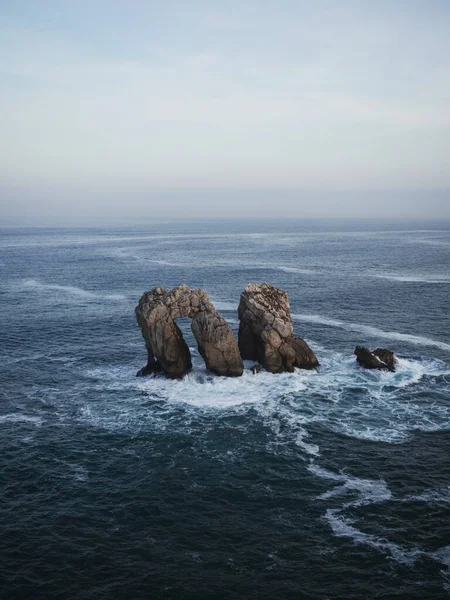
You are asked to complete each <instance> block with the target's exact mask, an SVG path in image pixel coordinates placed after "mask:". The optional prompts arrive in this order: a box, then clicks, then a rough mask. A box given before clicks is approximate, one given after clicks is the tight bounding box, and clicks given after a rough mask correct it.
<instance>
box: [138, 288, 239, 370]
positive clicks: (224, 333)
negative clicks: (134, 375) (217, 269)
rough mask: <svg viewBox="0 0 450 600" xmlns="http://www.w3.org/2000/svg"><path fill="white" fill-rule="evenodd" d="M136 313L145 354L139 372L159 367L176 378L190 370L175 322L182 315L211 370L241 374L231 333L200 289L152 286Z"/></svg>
mask: <svg viewBox="0 0 450 600" xmlns="http://www.w3.org/2000/svg"><path fill="white" fill-rule="evenodd" d="M135 313H136V318H137V322H138V324H139V326H140V328H141V331H142V335H143V337H144V340H145V345H146V347H147V353H148V361H147V365H146V366H145V367H144V368H143V369H141V370H140V371H139V373H138V375H147V374H150V373H153V372H155V371H159V370H161V371H163V372H164V374H165V375H166V376H167V377H169V378H171V379H177V378H180V377H183V375H185V374H186V373H188V372H189V371H190V370H191V368H192V362H191V353H190V351H189V348H188V346H187V344H186V342H185V341H184V338H183V334H182V333H181V331H180V328H179V327H178V326H177V324H176V323H175V319H179V318H182V317H188V318H190V319H191V328H192V332H193V334H194V336H195V339H196V340H197V345H198V350H199V352H200V354H201V356H202V357H203V359H204V361H205V364H206V366H207V368H208V369H209V370H210V371H212V372H214V373H216V374H218V375H228V376H231V377H237V376H239V375H242V373H243V370H244V365H243V362H242V358H241V356H240V353H239V348H238V344H237V342H236V339H235V337H234V335H233V332H232V331H231V328H230V326H229V325H228V323H227V322H226V321H225V319H224V318H223V317H222V316H221V315H220V314H219V313H218V312H217V310H216V309H215V307H214V305H213V304H212V302H211V300H210V299H209V297H208V295H207V294H206V292H204V291H203V290H200V289H190V288H189V287H188V286H187V285H180V286H178V287H176V288H174V289H173V290H169V289H167V288H162V287H155V288H153V289H152V290H150V291H149V292H146V293H145V294H143V296H142V297H141V299H140V300H139V304H138V305H137V306H136V309H135Z"/></svg>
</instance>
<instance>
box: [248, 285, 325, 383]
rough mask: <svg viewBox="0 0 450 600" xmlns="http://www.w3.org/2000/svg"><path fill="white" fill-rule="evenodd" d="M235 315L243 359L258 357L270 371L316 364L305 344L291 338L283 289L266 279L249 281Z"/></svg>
mask: <svg viewBox="0 0 450 600" xmlns="http://www.w3.org/2000/svg"><path fill="white" fill-rule="evenodd" d="M238 315H239V320H240V324H239V350H240V352H241V356H242V358H243V359H247V360H257V361H258V362H259V363H260V364H261V365H262V366H263V367H264V368H265V369H266V370H267V371H270V372H271V373H281V372H283V371H293V369H294V367H299V368H301V369H312V368H314V367H317V366H318V365H319V362H318V360H317V358H316V356H315V354H314V352H313V351H312V350H311V348H310V347H309V346H308V344H307V343H306V342H305V341H304V340H302V339H301V338H294V329H293V327H292V320H291V313H290V307H289V299H288V295H287V293H286V292H284V291H283V290H280V289H278V288H276V287H274V286H272V285H269V284H267V283H258V284H254V283H252V284H249V285H248V286H247V287H246V288H245V290H244V292H243V293H242V294H241V300H240V303H239V309H238Z"/></svg>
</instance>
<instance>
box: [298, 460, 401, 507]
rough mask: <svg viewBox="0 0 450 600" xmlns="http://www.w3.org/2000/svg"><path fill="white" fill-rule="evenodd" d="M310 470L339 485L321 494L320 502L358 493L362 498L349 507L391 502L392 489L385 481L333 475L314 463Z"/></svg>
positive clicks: (342, 474)
mask: <svg viewBox="0 0 450 600" xmlns="http://www.w3.org/2000/svg"><path fill="white" fill-rule="evenodd" d="M308 470H309V471H310V472H311V473H313V474H314V475H316V476H317V477H320V478H322V479H329V480H331V481H335V482H336V484H338V483H341V485H337V486H336V487H334V488H332V489H331V490H329V491H327V492H325V493H323V494H321V495H320V496H319V499H320V500H326V499H327V498H331V497H333V496H340V495H345V494H348V493H349V492H355V493H357V494H358V495H359V496H360V498H359V499H358V500H354V501H352V502H350V503H348V505H351V506H362V505H364V504H372V503H375V502H384V501H386V500H389V499H390V498H391V496H392V494H391V491H390V489H389V488H388V486H387V485H386V482H385V481H384V480H383V479H360V478H359V477H352V476H351V475H346V474H345V473H333V472H331V471H327V470H326V469H323V468H322V467H320V466H319V465H317V464H315V463H314V462H312V463H310V465H309V467H308Z"/></svg>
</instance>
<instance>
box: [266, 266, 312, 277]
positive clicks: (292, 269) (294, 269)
mask: <svg viewBox="0 0 450 600" xmlns="http://www.w3.org/2000/svg"><path fill="white" fill-rule="evenodd" d="M272 268H274V269H278V270H279V271H283V272H284V273H299V274H302V273H303V274H305V275H307V274H310V273H314V272H315V271H312V270H311V269H299V268H297V267H283V266H281V267H272Z"/></svg>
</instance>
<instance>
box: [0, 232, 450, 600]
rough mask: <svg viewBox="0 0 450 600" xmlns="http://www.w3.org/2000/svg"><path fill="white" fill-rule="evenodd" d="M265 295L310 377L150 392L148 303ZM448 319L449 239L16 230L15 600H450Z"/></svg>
mask: <svg viewBox="0 0 450 600" xmlns="http://www.w3.org/2000/svg"><path fill="white" fill-rule="evenodd" d="M261 281H267V282H270V283H272V284H274V285H277V286H279V287H281V288H283V289H285V290H287V291H288V293H289V296H290V301H291V309H292V314H293V319H294V325H295V330H296V334H297V335H300V336H302V337H304V338H306V340H307V341H308V342H309V343H310V345H311V346H312V348H313V349H314V350H315V351H316V353H317V354H318V357H319V359H320V362H321V367H320V369H319V371H318V372H300V371H298V372H296V373H293V374H283V375H270V374H268V373H260V374H259V375H257V376H253V375H249V374H244V376H243V377H242V378H240V379H224V378H219V377H215V376H212V375H210V374H208V373H207V372H206V371H205V368H204V365H203V364H202V361H201V359H200V357H199V356H198V354H197V353H196V352H195V351H194V350H193V358H194V370H193V372H192V373H191V374H190V375H189V376H188V377H186V378H185V379H184V380H182V381H166V380H164V379H141V378H136V377H135V373H136V371H137V370H138V369H139V368H140V367H142V366H143V365H144V364H145V362H146V356H145V349H144V343H143V340H142V339H141V334H140V331H139V329H138V327H137V325H136V322H135V318H134V312H133V311H134V307H135V305H136V303H137V300H138V299H139V297H140V295H141V294H142V293H143V292H144V291H145V290H147V289H149V288H151V287H152V286H155V285H165V286H169V287H172V286H176V285H178V284H180V283H187V284H189V285H190V286H192V287H201V288H204V289H205V290H206V291H207V292H208V293H209V294H210V296H211V297H212V299H213V300H214V301H215V303H216V306H217V308H218V309H219V310H221V312H222V314H223V315H224V316H225V317H226V318H227V319H228V320H229V322H230V323H231V325H232V327H233V328H234V329H235V330H236V328H237V315H236V308H237V305H238V301H239V295H240V292H241V291H242V290H243V288H244V287H245V285H246V284H247V283H249V282H261ZM449 298H450V223H448V222H441V223H430V222H427V223H418V222H414V223H405V222H402V223H400V222H396V223H384V224H383V223H362V222H335V221H334V222H333V221H330V222H295V221H291V222H273V223H268V222H266V223H261V222H241V223H233V222H229V223H207V222H203V223H155V224H154V225H150V226H141V227H136V228H127V229H125V228H116V229H94V228H90V229H3V230H1V231H0V327H1V329H0V331H1V360H0V377H1V385H0V486H1V487H0V494H1V496H0V525H1V531H0V533H1V537H0V597H1V598H2V599H3V598H6V599H10V598H12V599H20V600H22V599H41V598H42V599H53V598H58V599H59V598H61V599H71V600H100V599H135V598H139V599H140V598H143V599H144V598H145V599H158V598H167V599H195V600H202V599H206V600H209V599H211V600H214V599H278V598H279V599H291V598H292V599H303V598H305V599H308V598H319V599H335V598H343V599H344V598H345V599H366V598H384V599H393V598H405V599H415V598H423V599H427V600H429V599H430V598H431V599H439V598H449V596H450V364H449V363H450V310H449V308H450V303H449ZM181 327H182V329H183V331H184V333H185V336H186V338H187V339H188V343H189V345H190V346H192V347H193V348H194V346H195V344H194V340H193V337H192V334H191V333H190V329H189V322H188V321H187V322H184V321H182V322H181ZM356 344H366V345H369V346H371V347H377V346H382V347H388V348H391V349H393V350H394V351H395V352H396V354H397V355H398V356H399V367H398V370H397V372H396V373H376V372H369V371H363V370H362V369H360V368H358V367H357V365H356V364H355V361H354V356H353V350H354V347H355V345H356Z"/></svg>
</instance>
